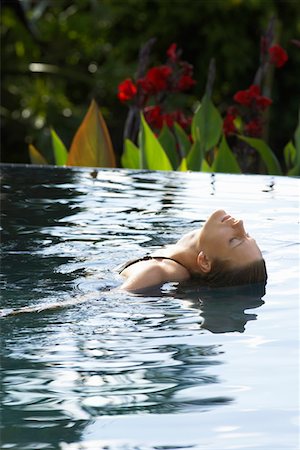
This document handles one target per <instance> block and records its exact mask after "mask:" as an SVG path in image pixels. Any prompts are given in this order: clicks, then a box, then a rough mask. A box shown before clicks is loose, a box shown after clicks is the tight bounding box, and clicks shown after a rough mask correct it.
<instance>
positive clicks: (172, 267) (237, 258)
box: [118, 210, 267, 292]
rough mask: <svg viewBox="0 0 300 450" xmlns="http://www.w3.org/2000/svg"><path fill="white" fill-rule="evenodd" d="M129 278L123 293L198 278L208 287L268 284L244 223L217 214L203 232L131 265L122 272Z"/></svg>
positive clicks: (221, 212)
mask: <svg viewBox="0 0 300 450" xmlns="http://www.w3.org/2000/svg"><path fill="white" fill-rule="evenodd" d="M118 272H119V273H120V274H121V275H122V276H123V277H124V278H125V281H124V283H123V284H122V286H121V289H124V290H126V291H130V292H139V291H141V290H144V289H146V288H151V287H154V286H159V285H162V284H164V283H166V282H169V281H179V282H180V281H185V280H188V279H190V278H198V279H199V282H200V283H201V284H206V285H208V286H214V287H220V286H233V285H244V284H252V283H260V282H266V280H267V272H266V266H265V261H264V259H263V257H262V254H261V251H260V249H259V248H258V246H257V244H256V242H255V240H254V239H253V238H252V237H250V236H249V235H248V234H247V233H246V231H245V229H244V225H243V221H242V220H236V219H234V218H233V217H231V216H230V215H229V214H227V213H226V212H225V211H223V210H218V211H215V212H214V213H213V214H212V215H211V216H210V217H209V218H208V220H207V221H206V222H205V224H204V226H203V228H202V229H200V230H194V231H191V232H190V233H188V234H186V235H184V236H183V237H182V238H181V239H179V241H178V242H176V244H174V245H169V246H167V247H165V248H163V249H162V250H159V251H156V252H154V253H153V254H151V255H150V256H146V257H144V258H140V259H136V260H134V261H129V262H127V263H126V264H124V265H123V266H121V267H120V268H119V269H118Z"/></svg>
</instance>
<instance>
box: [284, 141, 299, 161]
mask: <svg viewBox="0 0 300 450" xmlns="http://www.w3.org/2000/svg"><path fill="white" fill-rule="evenodd" d="M283 155H284V162H285V164H286V167H292V166H293V165H294V164H295V160H296V148H295V146H294V144H293V143H292V141H290V142H288V143H287V144H286V146H285V147H284V149H283Z"/></svg>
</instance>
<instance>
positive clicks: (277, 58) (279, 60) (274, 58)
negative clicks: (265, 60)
mask: <svg viewBox="0 0 300 450" xmlns="http://www.w3.org/2000/svg"><path fill="white" fill-rule="evenodd" d="M269 55H270V63H271V64H274V65H275V67H282V66H284V64H285V63H286V62H287V60H288V54H287V52H286V51H285V50H284V49H283V48H282V47H280V45H277V44H276V45H273V47H271V48H269Z"/></svg>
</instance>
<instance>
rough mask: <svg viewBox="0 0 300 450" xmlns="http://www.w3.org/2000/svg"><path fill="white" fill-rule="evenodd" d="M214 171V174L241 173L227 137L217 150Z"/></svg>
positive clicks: (223, 138)
mask: <svg viewBox="0 0 300 450" xmlns="http://www.w3.org/2000/svg"><path fill="white" fill-rule="evenodd" d="M212 170H213V171H214V172H223V173H241V169H240V166H239V165H238V163H237V160H236V157H235V156H234V154H233V153H232V151H231V150H230V148H229V146H228V144H227V141H226V138H225V136H223V137H222V140H221V143H220V145H219V148H218V150H217V155H216V157H215V159H214V162H213V164H212Z"/></svg>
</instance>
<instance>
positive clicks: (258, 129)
mask: <svg viewBox="0 0 300 450" xmlns="http://www.w3.org/2000/svg"><path fill="white" fill-rule="evenodd" d="M245 132H246V134H247V135H248V136H254V137H258V136H261V133H262V123H261V121H260V120H259V119H253V120H251V121H250V122H248V123H247V124H246V125H245Z"/></svg>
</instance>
